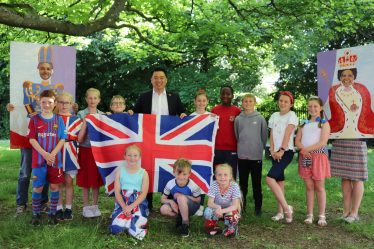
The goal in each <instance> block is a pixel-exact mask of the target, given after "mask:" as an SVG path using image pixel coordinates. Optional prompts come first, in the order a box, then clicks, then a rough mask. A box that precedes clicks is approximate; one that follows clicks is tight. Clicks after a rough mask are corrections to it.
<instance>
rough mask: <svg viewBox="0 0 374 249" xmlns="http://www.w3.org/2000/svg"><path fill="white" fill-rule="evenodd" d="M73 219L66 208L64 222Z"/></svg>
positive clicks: (71, 213) (69, 210)
mask: <svg viewBox="0 0 374 249" xmlns="http://www.w3.org/2000/svg"><path fill="white" fill-rule="evenodd" d="M72 219H73V212H72V211H71V209H68V208H66V209H65V212H64V220H72Z"/></svg>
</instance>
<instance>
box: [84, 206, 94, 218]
mask: <svg viewBox="0 0 374 249" xmlns="http://www.w3.org/2000/svg"><path fill="white" fill-rule="evenodd" d="M83 216H84V217H86V218H92V217H95V214H94V213H93V212H92V210H91V207H84V208H83Z"/></svg>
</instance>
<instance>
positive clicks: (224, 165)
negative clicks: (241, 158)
mask: <svg viewBox="0 0 374 249" xmlns="http://www.w3.org/2000/svg"><path fill="white" fill-rule="evenodd" d="M217 169H228V170H229V171H230V174H231V179H230V182H235V179H234V178H233V177H232V176H233V174H232V167H231V166H230V165H229V164H228V163H222V164H218V165H217V167H216V170H215V171H214V174H216V172H217Z"/></svg>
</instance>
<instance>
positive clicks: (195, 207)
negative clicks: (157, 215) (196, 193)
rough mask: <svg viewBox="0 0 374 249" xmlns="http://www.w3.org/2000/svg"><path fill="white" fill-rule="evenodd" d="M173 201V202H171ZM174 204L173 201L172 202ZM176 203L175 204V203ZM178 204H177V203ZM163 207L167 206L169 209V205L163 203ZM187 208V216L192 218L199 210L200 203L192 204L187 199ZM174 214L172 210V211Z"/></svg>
mask: <svg viewBox="0 0 374 249" xmlns="http://www.w3.org/2000/svg"><path fill="white" fill-rule="evenodd" d="M173 201H174V200H173ZM174 202H175V201H174ZM175 203H176V202H175ZM177 204H178V203H177ZM163 205H168V206H169V207H170V208H171V205H170V204H169V203H165V204H163ZM187 206H188V215H189V216H192V215H194V214H195V213H196V211H197V210H198V209H199V208H200V202H198V203H196V202H193V201H192V200H191V199H190V198H188V197H187ZM173 212H174V210H173Z"/></svg>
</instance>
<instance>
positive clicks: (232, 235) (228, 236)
mask: <svg viewBox="0 0 374 249" xmlns="http://www.w3.org/2000/svg"><path fill="white" fill-rule="evenodd" d="M227 238H235V233H230V234H229V235H227Z"/></svg>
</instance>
